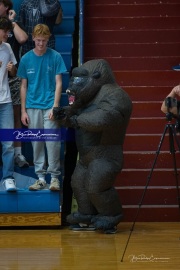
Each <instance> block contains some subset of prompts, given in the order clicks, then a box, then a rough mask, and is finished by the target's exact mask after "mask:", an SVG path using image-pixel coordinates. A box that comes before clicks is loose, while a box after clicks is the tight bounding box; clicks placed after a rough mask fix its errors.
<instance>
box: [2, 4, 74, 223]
mask: <svg viewBox="0 0 180 270" xmlns="http://www.w3.org/2000/svg"><path fill="white" fill-rule="evenodd" d="M76 1H77V0H61V1H60V3H61V6H62V8H63V19H62V22H61V24H60V25H56V26H55V27H54V33H55V38H56V50H57V51H58V52H60V53H61V55H62V57H63V59H64V61H65V64H66V67H67V72H66V73H64V74H63V75H62V78H63V93H62V98H61V103H60V105H61V106H64V105H67V104H68V99H67V94H66V93H65V90H66V89H67V86H68V83H69V77H70V71H71V68H72V49H73V34H74V31H75V15H76V13H77V10H76ZM13 2H14V9H15V11H16V13H17V14H18V10H19V7H20V4H21V2H22V0H16V1H13ZM23 154H24V155H25V157H26V158H27V160H28V162H29V163H30V164H31V166H30V167H29V168H18V167H16V166H15V173H14V176H15V179H16V185H17V188H18V190H17V191H16V192H7V191H6V190H5V188H4V186H3V183H2V181H1V182H0V226H59V225H61V203H62V189H61V191H60V192H52V191H49V189H48V188H47V189H45V190H41V191H35V192H32V191H29V190H28V187H29V185H31V184H32V183H33V182H34V181H35V179H36V175H35V173H34V167H33V165H32V164H33V163H32V158H33V155H32V146H31V143H23ZM63 159H64V142H62V146H61V164H62V168H61V169H62V177H61V186H62V179H63ZM0 177H2V172H1V168H0ZM46 180H47V182H48V183H49V181H50V179H49V176H47V179H46Z"/></svg>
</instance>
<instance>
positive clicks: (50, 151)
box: [44, 110, 61, 190]
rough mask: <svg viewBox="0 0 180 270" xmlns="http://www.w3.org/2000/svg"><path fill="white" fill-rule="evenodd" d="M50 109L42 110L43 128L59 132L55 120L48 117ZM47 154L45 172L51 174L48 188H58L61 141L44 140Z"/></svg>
mask: <svg viewBox="0 0 180 270" xmlns="http://www.w3.org/2000/svg"><path fill="white" fill-rule="evenodd" d="M49 112H50V110H44V129H49V130H51V133H53V130H56V132H57V129H58V130H59V132H60V127H59V125H58V122H57V121H52V120H50V119H49ZM46 148H47V156H48V169H47V172H48V173H50V174H51V184H50V190H59V189H60V184H59V176H60V174H61V172H60V151H61V142H60V141H46Z"/></svg>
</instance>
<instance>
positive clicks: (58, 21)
mask: <svg viewBox="0 0 180 270" xmlns="http://www.w3.org/2000/svg"><path fill="white" fill-rule="evenodd" d="M62 17H63V12H62V9H61V8H60V10H59V12H58V15H57V17H56V21H55V24H60V23H61V21H62Z"/></svg>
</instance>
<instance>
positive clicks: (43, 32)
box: [32, 24, 51, 39]
mask: <svg viewBox="0 0 180 270" xmlns="http://www.w3.org/2000/svg"><path fill="white" fill-rule="evenodd" d="M32 36H33V38H35V37H38V36H43V37H45V38H48V39H49V38H50V36H51V33H50V30H49V27H48V26H47V25H46V24H37V25H36V26H35V27H34V29H33V32H32Z"/></svg>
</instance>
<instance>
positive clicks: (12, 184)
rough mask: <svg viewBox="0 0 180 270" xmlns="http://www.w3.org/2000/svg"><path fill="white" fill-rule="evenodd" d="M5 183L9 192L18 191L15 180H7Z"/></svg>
mask: <svg viewBox="0 0 180 270" xmlns="http://www.w3.org/2000/svg"><path fill="white" fill-rule="evenodd" d="M3 183H4V185H5V188H6V190H7V191H16V184H15V180H14V179H13V178H7V179H5V180H4V182H3Z"/></svg>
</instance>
